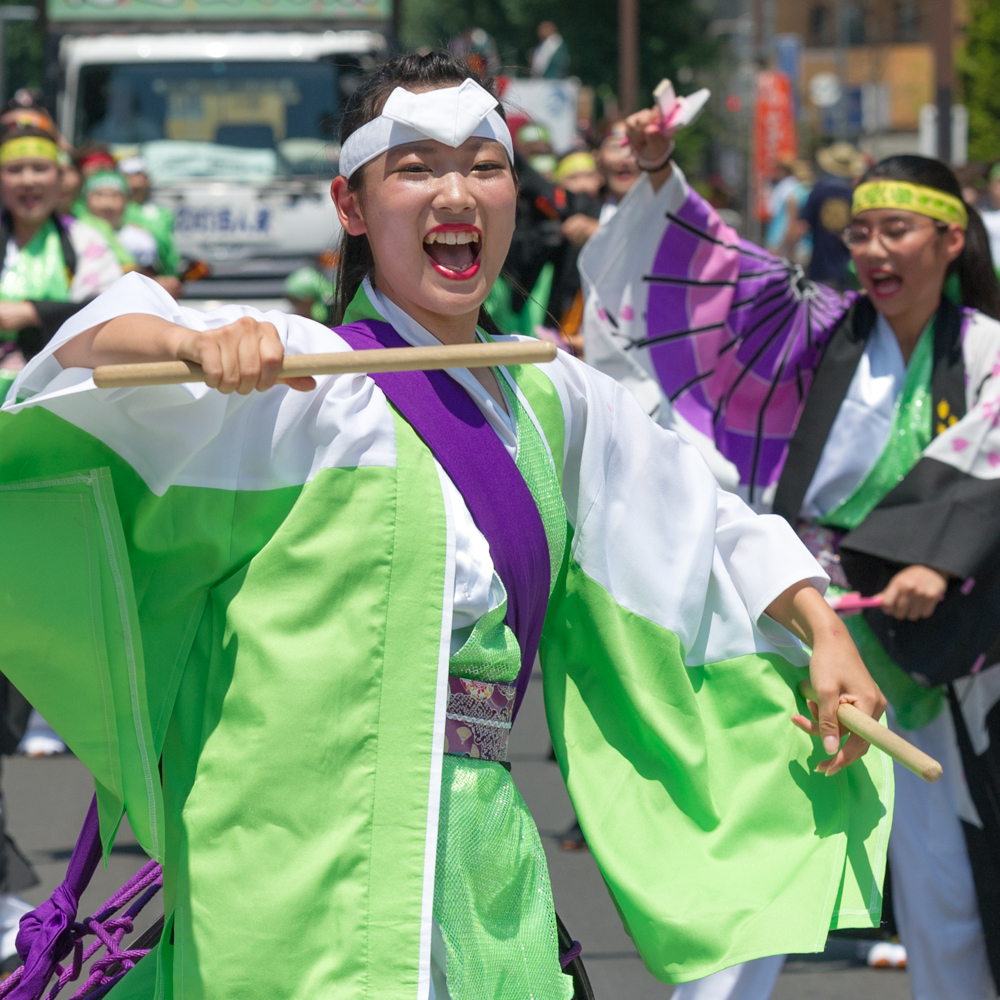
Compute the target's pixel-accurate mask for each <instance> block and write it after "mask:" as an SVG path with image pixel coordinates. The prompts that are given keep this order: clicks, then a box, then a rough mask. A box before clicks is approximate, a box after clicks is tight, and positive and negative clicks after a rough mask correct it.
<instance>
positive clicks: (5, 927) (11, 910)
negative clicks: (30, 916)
mask: <svg viewBox="0 0 1000 1000" xmlns="http://www.w3.org/2000/svg"><path fill="white" fill-rule="evenodd" d="M33 909H34V907H33V906H32V905H31V904H30V903H26V902H25V901H24V900H23V899H20V898H19V897H18V896H11V895H5V896H0V962H6V961H7V959H8V958H10V957H11V956H12V955H16V954H17V948H16V947H15V946H14V942H15V941H16V940H17V930H18V926H19V925H20V923H21V917H23V916H24V915H25V914H26V913H30V912H31V911H32V910H33Z"/></svg>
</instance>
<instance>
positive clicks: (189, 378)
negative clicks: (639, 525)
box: [94, 340, 556, 389]
mask: <svg viewBox="0 0 1000 1000" xmlns="http://www.w3.org/2000/svg"><path fill="white" fill-rule="evenodd" d="M555 356H556V345H555V344H553V343H551V342H550V341H545V340H533V341H524V340H516V341H505V342H503V343H490V344H441V345H440V346H438V345H435V346H433V347H387V348H383V349H382V350H372V351H337V352H335V353H333V354H286V355H285V356H284V358H283V359H282V363H281V375H280V376H279V377H280V378H304V377H306V376H310V375H349V374H365V373H367V372H410V371H431V370H434V369H440V368H492V367H494V366H496V365H530V364H542V363H544V362H546V361H552V360H554V359H555ZM204 381H205V373H204V371H202V369H201V366H200V365H196V364H195V363H194V362H193V361H152V362H142V363H136V364H126V365H98V366H97V367H96V368H95V369H94V385H96V386H97V388H98V389H125V388H131V387H134V386H146V385H182V384H184V383H186V382H204Z"/></svg>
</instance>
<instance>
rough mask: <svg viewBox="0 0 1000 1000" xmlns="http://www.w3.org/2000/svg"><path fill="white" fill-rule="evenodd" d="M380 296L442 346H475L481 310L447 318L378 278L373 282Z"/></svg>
mask: <svg viewBox="0 0 1000 1000" xmlns="http://www.w3.org/2000/svg"><path fill="white" fill-rule="evenodd" d="M373 284H374V285H375V287H376V288H377V289H378V291H379V294H381V295H384V296H385V297H386V298H387V299H388V300H389V301H390V302H392V303H394V304H395V305H397V306H399V308H400V309H402V310H403V312H405V313H406V314H407V315H408V316H411V317H412V318H413V319H415V320H416V321H417V322H418V323H419V324H420V325H421V326H422V327H423V328H424V329H425V330H427V331H428V333H432V334H434V336H435V337H437V339H438V340H440V341H441V343H442V344H474V343H475V342H476V325H477V324H478V322H479V310H478V309H476V310H474V311H473V312H469V313H463V314H462V315H461V316H447V315H444V314H442V313H435V312H430V311H429V310H427V309H423V308H421V307H420V306H419V305H417V304H416V303H415V302H410V301H409V300H408V299H406V298H405V297H403V296H400V295H397V294H396V292H395V291H394V290H393V289H392V287H390V286H389V285H388V283H386V282H379V281H378V279H377V277H376V280H375V282H373Z"/></svg>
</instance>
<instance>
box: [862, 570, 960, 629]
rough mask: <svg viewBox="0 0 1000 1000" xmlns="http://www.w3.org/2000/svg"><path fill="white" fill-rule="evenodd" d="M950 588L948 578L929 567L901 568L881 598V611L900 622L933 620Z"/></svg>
mask: <svg viewBox="0 0 1000 1000" xmlns="http://www.w3.org/2000/svg"><path fill="white" fill-rule="evenodd" d="M947 589H948V578H947V577H946V576H945V575H944V573H939V572H938V571H937V570H936V569H931V568H930V566H907V567H906V569H901V570H900V571H899V572H898V573H897V574H896V575H895V576H894V577H893V578H892V579H891V580H890V581H889V585H888V586H887V587H886V588H885V590H883V591H882V593H881V594H880V595H879V596H880V597H881V598H882V610H883V611H884V612H885V613H886V614H887V615H891V616H892V617H893V618H897V619H898V620H899V621H904V620H905V621H911V622H915V621H919V620H920V619H921V618H930V616H931V615H932V614H934V609H935V608H936V607H937V606H938V604H940V603H941V598H943V597H944V593H945V591H946V590H947Z"/></svg>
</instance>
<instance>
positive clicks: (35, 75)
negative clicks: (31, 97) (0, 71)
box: [3, 0, 45, 104]
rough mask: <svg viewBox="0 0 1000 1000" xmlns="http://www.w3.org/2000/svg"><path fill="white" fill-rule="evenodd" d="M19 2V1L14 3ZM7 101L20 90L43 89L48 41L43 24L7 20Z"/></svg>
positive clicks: (15, 0)
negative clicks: (43, 30) (44, 60)
mask: <svg viewBox="0 0 1000 1000" xmlns="http://www.w3.org/2000/svg"><path fill="white" fill-rule="evenodd" d="M13 2H19V0H13ZM6 36H7V38H6V43H7V44H6V45H5V46H4V48H5V53H4V54H5V56H6V63H7V67H6V77H7V92H6V94H4V95H3V97H4V103H5V104H6V99H7V98H10V97H11V95H12V94H13V93H14V91H15V90H17V88H18V87H41V86H42V63H43V59H44V52H45V40H44V37H43V33H42V27H41V21H40V20H39V21H8V22H7V25H6Z"/></svg>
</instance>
